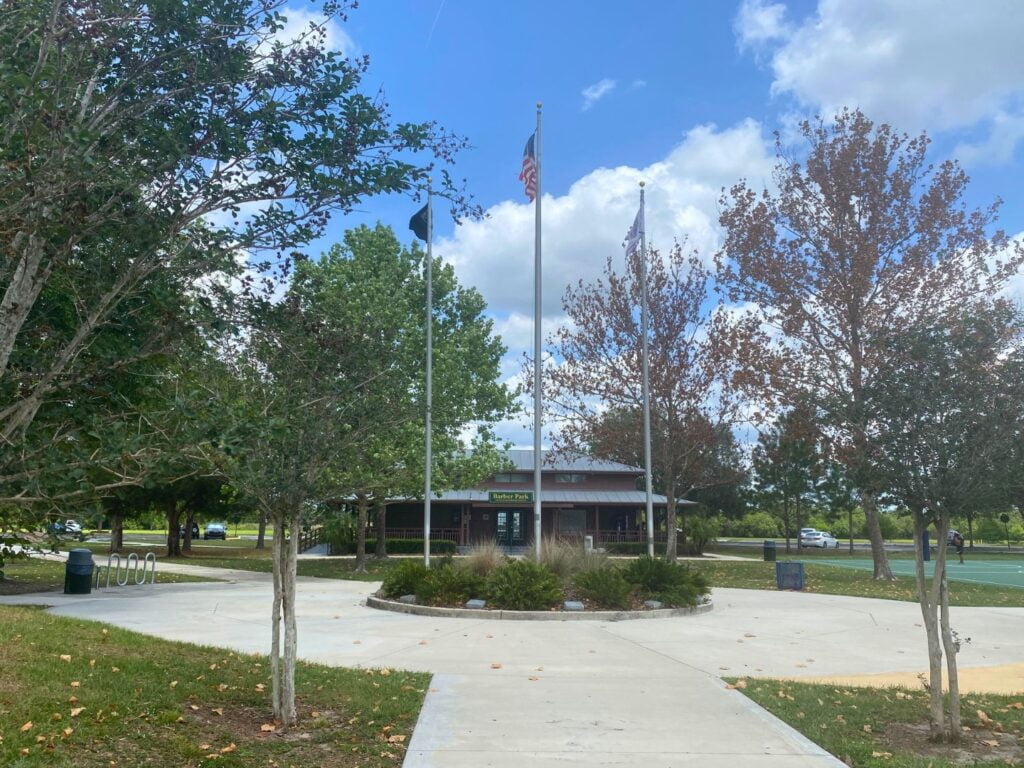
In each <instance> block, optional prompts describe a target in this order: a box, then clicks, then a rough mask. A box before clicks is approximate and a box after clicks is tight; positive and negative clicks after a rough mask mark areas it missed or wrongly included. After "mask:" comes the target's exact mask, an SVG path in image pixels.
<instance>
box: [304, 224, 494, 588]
mask: <svg viewBox="0 0 1024 768" xmlns="http://www.w3.org/2000/svg"><path fill="white" fill-rule="evenodd" d="M425 260H426V255H425V254H424V253H423V251H421V250H420V249H419V248H418V247H414V248H413V249H412V250H409V249H405V248H403V247H402V246H401V244H400V243H399V242H398V240H397V238H396V237H395V235H394V233H393V232H392V231H391V229H390V228H388V227H383V226H380V225H378V226H377V227H375V228H373V229H370V228H368V227H359V228H357V229H354V230H350V231H349V232H346V233H345V238H344V243H343V244H342V245H336V246H334V247H333V248H332V249H331V250H330V252H329V253H327V254H326V255H325V256H324V257H323V258H322V259H321V260H320V261H319V262H317V263H304V264H302V265H301V266H300V270H301V276H302V281H301V286H302V288H301V290H302V291H303V292H304V295H305V296H307V298H309V300H311V301H344V302H346V303H347V304H348V305H350V306H351V307H352V308H353V310H354V311H355V310H357V309H358V310H360V311H362V313H363V315H364V316H365V317H366V321H365V328H366V332H367V343H368V344H372V345H373V348H368V349H367V352H366V359H365V371H366V375H367V376H370V375H372V376H374V377H378V378H382V379H386V381H387V382H388V386H387V388H383V387H379V386H375V387H374V391H373V393H372V395H371V396H367V397H365V398H363V399H362V400H361V402H360V406H359V407H360V408H362V409H363V410H364V411H365V419H366V421H367V422H368V423H372V424H373V427H372V429H370V431H369V433H368V434H367V436H366V437H365V438H364V439H362V440H361V441H359V444H358V445H356V446H354V449H355V451H356V452H357V453H356V456H355V457H354V460H353V461H351V462H349V463H348V464H347V465H346V466H345V467H344V468H343V471H342V472H340V473H339V475H338V476H337V478H336V484H337V494H338V495H339V496H346V495H351V496H353V497H354V498H355V506H356V510H357V515H358V518H359V520H358V523H357V530H356V561H357V565H356V567H357V570H362V569H363V568H364V567H365V556H366V547H365V540H366V536H365V531H366V524H367V521H368V520H367V518H368V515H369V510H370V509H371V507H372V508H374V509H375V512H376V515H377V521H376V522H377V528H378V531H377V533H378V535H377V554H378V555H380V556H383V555H384V554H386V549H385V546H386V545H385V539H384V535H383V532H384V530H385V515H386V505H387V503H388V500H389V499H395V498H422V495H423V484H424V451H425V448H424V445H425V441H424V415H425V400H424V391H425V378H424V376H425V374H424V365H425V355H426V333H425V311H426V286H425V282H424V271H423V270H424V266H425V263H426V262H425ZM433 276H434V277H433V284H434V291H433V323H434V374H433V375H434V386H435V389H436V391H437V392H439V393H442V394H441V396H439V397H438V398H437V399H436V402H435V403H434V405H433V410H432V425H433V431H432V436H433V452H434V471H433V478H432V485H433V487H434V489H435V490H444V489H447V488H452V487H467V486H472V485H475V484H476V483H478V482H480V481H481V480H482V479H483V478H484V477H486V476H487V475H488V474H490V473H491V472H492V471H494V469H495V462H496V461H497V460H498V455H497V451H496V450H495V446H494V441H493V437H492V436H491V434H490V432H489V431H488V428H487V427H488V425H489V424H491V423H493V422H495V421H498V420H500V419H501V418H504V417H505V416H506V415H507V414H508V413H509V412H510V410H511V408H512V398H511V395H510V393H509V392H508V391H507V389H506V388H505V386H504V385H502V384H500V383H499V381H498V378H499V374H500V365H501V357H502V355H503V354H504V349H505V348H504V346H502V344H501V341H500V339H498V338H497V337H495V336H494V335H493V323H492V321H491V320H490V319H489V318H487V317H485V316H484V315H483V312H484V309H485V304H484V301H483V298H482V297H481V296H480V294H479V293H478V292H477V291H476V290H475V289H472V288H465V287H463V286H461V285H460V284H459V282H458V280H457V278H456V276H455V272H454V270H453V269H452V267H451V266H450V265H446V264H443V263H442V262H441V261H440V260H439V259H435V263H434V265H433ZM471 425H476V426H477V427H478V429H477V438H476V439H475V440H474V441H473V444H472V446H471V450H469V451H467V450H466V448H467V446H466V445H465V444H464V443H463V439H462V438H463V432H464V430H465V429H466V428H467V427H469V426H471Z"/></svg>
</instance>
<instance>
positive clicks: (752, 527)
mask: <svg viewBox="0 0 1024 768" xmlns="http://www.w3.org/2000/svg"><path fill="white" fill-rule="evenodd" d="M736 528H737V532H738V533H739V535H740V536H756V537H758V538H769V539H771V538H775V537H776V536H779V535H781V534H782V526H781V525H780V523H779V520H778V518H776V517H773V516H772V515H769V514H768V513H767V512H748V513H747V514H745V515H744V516H743V519H742V520H740V522H739V524H738V525H737V526H736Z"/></svg>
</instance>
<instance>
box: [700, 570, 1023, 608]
mask: <svg viewBox="0 0 1024 768" xmlns="http://www.w3.org/2000/svg"><path fill="white" fill-rule="evenodd" d="M690 565H692V566H693V567H694V568H698V569H700V570H701V571H703V572H704V573H705V574H706V575H707V577H708V579H709V580H710V582H711V586H712V587H735V588H738V589H770V590H774V589H775V588H776V587H775V564H774V563H764V562H756V561H755V562H739V561H735V560H733V561H729V560H706V561H705V560H701V561H690ZM804 575H805V581H806V586H805V589H804V591H806V592H819V593H822V594H826V595H851V596H853V597H880V598H883V599H886V600H907V601H910V602H917V587H916V586H915V584H914V580H913V579H912V578H909V577H898V578H897V579H896V581H891V582H888V581H875V580H874V579H873V578H872V576H871V573H870V572H869V571H857V570H853V569H849V568H839V567H836V566H834V565H823V564H817V563H805V565H804ZM949 602H950V605H981V606H1000V607H1017V608H1019V607H1024V589H1016V588H1013V587H996V586H990V585H988V584H971V583H967V582H961V581H951V582H949Z"/></svg>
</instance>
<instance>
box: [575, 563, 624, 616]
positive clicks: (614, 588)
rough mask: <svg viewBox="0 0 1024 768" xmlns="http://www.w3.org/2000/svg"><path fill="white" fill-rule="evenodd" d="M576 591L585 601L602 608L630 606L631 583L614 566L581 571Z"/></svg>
mask: <svg viewBox="0 0 1024 768" xmlns="http://www.w3.org/2000/svg"><path fill="white" fill-rule="evenodd" d="M576 589H577V591H578V592H579V593H580V596H581V597H582V598H583V599H584V600H589V601H590V602H592V603H595V604H596V605H598V606H600V607H602V608H626V607H628V605H629V593H630V591H631V588H630V585H629V582H627V581H626V579H625V577H623V575H622V571H621V570H619V569H618V568H617V567H615V566H613V565H606V566H604V567H602V568H592V569H589V570H586V571H581V572H580V573H578V574H577V575H576Z"/></svg>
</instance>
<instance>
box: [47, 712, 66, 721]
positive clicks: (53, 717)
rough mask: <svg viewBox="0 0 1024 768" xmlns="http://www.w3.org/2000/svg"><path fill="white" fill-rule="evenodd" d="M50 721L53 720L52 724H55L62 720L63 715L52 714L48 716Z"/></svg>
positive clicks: (58, 713)
mask: <svg viewBox="0 0 1024 768" xmlns="http://www.w3.org/2000/svg"><path fill="white" fill-rule="evenodd" d="M50 719H51V720H53V722H55V723H57V722H60V721H61V720H63V719H64V715H62V714H61V713H60V712H54V713H53V714H52V715H50Z"/></svg>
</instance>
